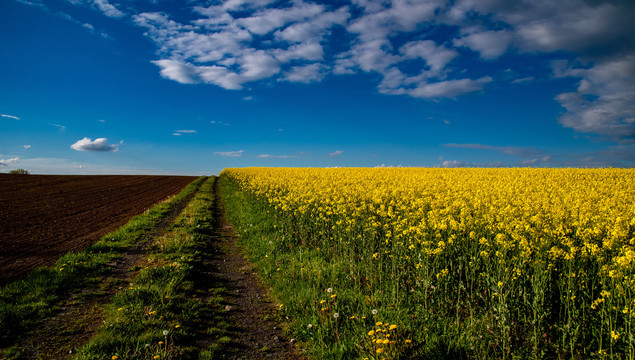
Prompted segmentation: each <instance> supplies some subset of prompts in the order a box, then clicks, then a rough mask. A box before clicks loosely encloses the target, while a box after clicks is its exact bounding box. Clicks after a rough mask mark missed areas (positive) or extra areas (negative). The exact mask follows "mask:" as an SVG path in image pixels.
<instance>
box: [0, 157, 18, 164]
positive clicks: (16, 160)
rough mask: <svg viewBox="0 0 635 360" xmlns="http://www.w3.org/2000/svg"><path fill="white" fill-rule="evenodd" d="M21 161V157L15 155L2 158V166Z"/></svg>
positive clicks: (0, 162)
mask: <svg viewBox="0 0 635 360" xmlns="http://www.w3.org/2000/svg"><path fill="white" fill-rule="evenodd" d="M18 162H20V158H19V157H14V158H10V159H0V166H11V165H14V164H17V163H18Z"/></svg>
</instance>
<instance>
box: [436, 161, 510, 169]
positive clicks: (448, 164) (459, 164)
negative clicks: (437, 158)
mask: <svg viewBox="0 0 635 360" xmlns="http://www.w3.org/2000/svg"><path fill="white" fill-rule="evenodd" d="M441 166H442V167H447V168H456V167H503V166H505V164H504V163H503V162H501V161H495V162H491V163H485V164H481V163H470V162H465V161H460V160H445V161H443V162H442V163H441Z"/></svg>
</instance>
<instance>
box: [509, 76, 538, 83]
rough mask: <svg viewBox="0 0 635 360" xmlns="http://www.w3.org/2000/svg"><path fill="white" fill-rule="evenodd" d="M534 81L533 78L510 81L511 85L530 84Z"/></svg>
mask: <svg viewBox="0 0 635 360" xmlns="http://www.w3.org/2000/svg"><path fill="white" fill-rule="evenodd" d="M534 80H536V78H535V77H533V76H527V77H523V78H518V79H514V80H512V84H522V83H526V82H531V81H534Z"/></svg>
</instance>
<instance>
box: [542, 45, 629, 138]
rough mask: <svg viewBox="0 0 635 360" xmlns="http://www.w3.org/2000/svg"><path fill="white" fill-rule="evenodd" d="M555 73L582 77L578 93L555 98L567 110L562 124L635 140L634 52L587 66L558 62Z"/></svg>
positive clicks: (611, 136)
mask: <svg viewBox="0 0 635 360" xmlns="http://www.w3.org/2000/svg"><path fill="white" fill-rule="evenodd" d="M563 66H564V67H563ZM554 73H555V74H556V76H571V77H578V78H581V80H580V83H579V85H578V88H577V90H576V91H575V92H568V93H562V94H559V95H558V96H557V97H556V100H557V101H558V102H559V103H560V104H561V105H562V106H563V107H564V108H565V109H566V110H567V113H565V114H564V115H563V116H562V117H561V118H560V123H561V124H562V125H563V126H565V127H569V128H572V129H574V130H575V131H578V132H582V133H592V134H598V135H602V136H608V137H610V138H612V139H614V140H616V141H619V142H632V141H635V107H634V106H633V104H635V54H630V55H628V56H624V57H619V58H609V59H606V60H601V61H598V62H596V63H595V64H594V65H593V66H592V67H590V68H586V69H584V68H566V64H564V63H562V62H559V63H556V64H555V68H554Z"/></svg>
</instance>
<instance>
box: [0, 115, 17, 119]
mask: <svg viewBox="0 0 635 360" xmlns="http://www.w3.org/2000/svg"><path fill="white" fill-rule="evenodd" d="M0 116H2V117H5V118H9V119H14V120H20V118H19V117H17V116H13V115H7V114H0Z"/></svg>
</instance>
